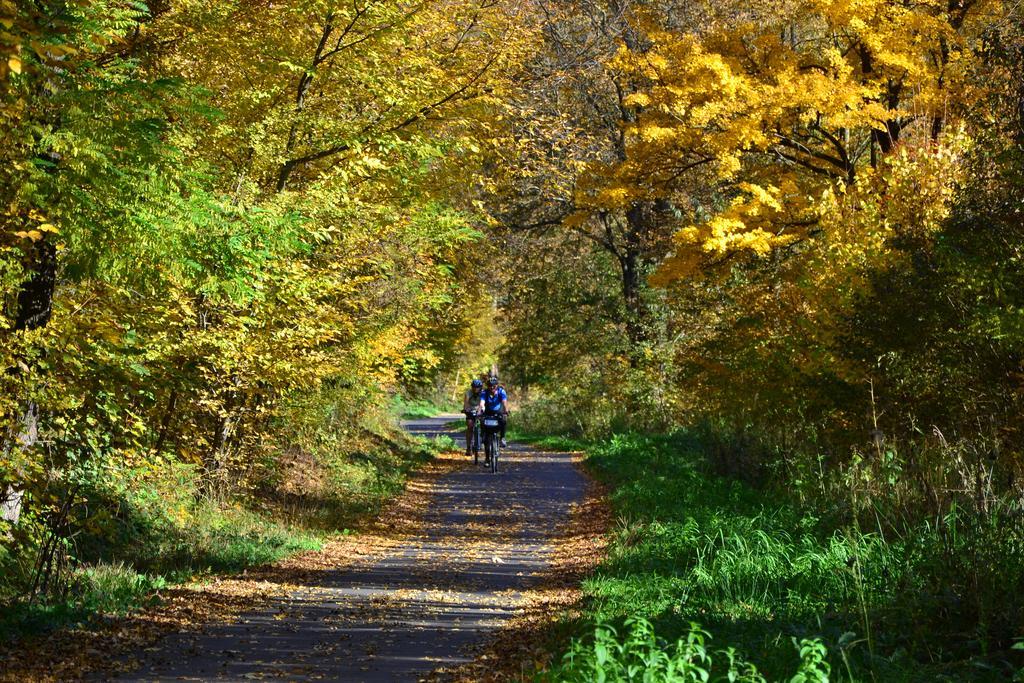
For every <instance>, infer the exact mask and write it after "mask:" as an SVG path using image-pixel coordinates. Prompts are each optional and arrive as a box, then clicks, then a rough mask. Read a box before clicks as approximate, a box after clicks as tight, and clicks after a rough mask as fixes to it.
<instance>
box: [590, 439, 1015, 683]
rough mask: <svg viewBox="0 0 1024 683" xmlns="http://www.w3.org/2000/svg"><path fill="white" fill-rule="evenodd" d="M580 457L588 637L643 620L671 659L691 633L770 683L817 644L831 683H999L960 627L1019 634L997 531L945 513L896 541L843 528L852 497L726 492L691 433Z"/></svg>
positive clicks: (989, 648)
mask: <svg viewBox="0 0 1024 683" xmlns="http://www.w3.org/2000/svg"><path fill="white" fill-rule="evenodd" d="M587 450H588V453H589V457H588V461H587V462H588V465H589V467H590V469H591V470H592V471H593V472H594V473H595V474H596V475H597V476H598V477H599V478H600V479H602V480H603V481H604V482H606V483H607V484H609V485H610V487H611V491H612V493H611V502H612V505H613V508H614V513H615V516H616V522H615V524H614V526H613V529H612V532H611V533H612V543H611V545H610V547H609V551H608V557H607V559H606V560H605V562H604V563H603V564H602V565H601V566H600V567H599V568H598V569H597V571H596V572H595V574H594V575H593V576H592V577H591V578H589V579H588V580H587V581H586V582H585V584H584V588H585V592H586V595H587V598H588V602H587V610H586V619H585V623H601V624H608V625H612V626H615V627H618V626H621V625H622V624H624V623H626V622H627V621H629V620H635V619H645V620H648V621H650V623H651V624H652V625H653V628H654V629H655V630H656V632H657V633H658V634H659V635H661V636H662V637H663V638H665V639H666V640H665V642H667V643H674V642H676V640H677V639H679V638H685V637H686V634H688V633H690V630H691V623H692V622H699V623H701V624H703V625H704V626H706V627H707V629H708V630H709V631H710V632H712V633H714V634H716V636H717V637H719V638H722V639H723V641H724V642H727V643H729V645H730V646H732V647H734V648H735V650H736V652H737V653H740V654H741V655H742V657H743V658H745V659H746V660H749V661H757V662H758V671H759V672H760V673H759V675H763V676H764V677H765V678H766V679H768V680H782V679H786V680H788V679H789V678H790V677H791V676H792V675H793V673H792V672H793V670H794V669H793V666H794V660H793V651H792V642H793V639H794V638H796V639H797V641H798V642H799V641H801V640H804V639H817V640H818V641H819V642H820V643H821V645H822V647H823V648H825V649H826V650H827V655H823V657H824V658H825V659H824V661H826V662H827V663H828V665H829V666H830V667H831V670H832V673H831V677H832V680H857V681H859V680H872V678H874V679H875V680H885V681H890V680H894V681H901V680H906V681H926V680H942V679H944V678H945V679H947V680H1005V678H1006V677H1007V676H1010V675H1012V673H1013V671H1014V668H1015V666H1016V664H1017V663H1016V662H1015V659H1014V656H1013V655H1012V654H1011V653H1010V651H1009V644H1007V645H1006V646H1005V647H1003V646H1002V645H1001V644H1000V643H999V642H998V641H995V640H992V639H991V636H990V635H989V636H985V635H984V633H983V632H982V631H981V630H979V629H978V628H976V627H973V626H972V624H977V623H978V621H977V620H978V619H979V617H983V618H984V620H985V624H986V628H987V629H989V630H988V633H991V632H992V630H991V629H992V628H993V626H994V625H995V624H996V623H997V621H998V622H999V623H1000V624H1002V627H1006V628H1008V627H1009V626H1010V624H1013V623H1016V624H1019V623H1020V621H1019V617H1020V614H1019V607H1018V606H1017V605H1018V600H1019V599H1020V598H1019V594H1020V593H1019V591H1018V587H1019V586H1021V585H1022V584H1021V583H1020V581H1021V576H1022V574H1021V557H1022V556H1021V555H1019V554H1018V555H1016V556H1015V555H1013V552H1014V550H1015V549H1018V550H1019V549H1020V548H1021V545H1020V544H1019V540H1015V539H1018V538H1019V537H1017V536H1015V535H1014V534H1013V533H1011V532H1010V531H1009V527H1007V526H1006V525H1005V524H1003V523H1001V522H996V521H995V520H992V521H990V522H989V525H990V526H989V527H988V528H987V529H985V528H978V527H977V526H975V525H977V524H978V523H979V518H978V517H976V516H968V515H966V514H962V513H961V512H960V511H956V512H953V513H950V514H947V515H945V516H944V517H943V518H941V519H939V520H927V521H916V522H909V521H908V523H907V525H906V526H904V527H902V532H899V533H897V532H896V527H895V526H894V525H893V524H891V523H886V522H885V521H879V520H880V519H881V518H880V517H879V518H875V517H874V516H871V515H867V514H863V513H864V511H865V510H866V509H869V508H865V510H860V514H853V511H854V509H855V508H854V504H853V503H852V502H851V496H850V494H849V493H847V495H844V496H839V497H837V499H835V500H833V501H832V504H831V505H829V504H828V503H827V502H826V501H824V500H822V499H817V500H816V501H815V502H814V503H813V504H812V503H811V502H810V501H809V500H804V501H803V502H801V499H800V497H799V496H798V495H794V493H793V492H792V491H787V490H785V489H783V488H781V487H775V486H772V485H770V484H769V483H768V482H762V485H761V486H754V485H752V484H750V483H746V482H744V481H743V480H741V479H739V478H736V477H732V476H723V475H722V474H719V473H718V468H717V467H716V465H715V464H714V463H713V462H712V460H711V458H710V457H709V448H708V447H707V443H706V441H705V437H704V436H703V435H699V434H697V433H695V432H687V431H680V432H676V433H674V434H672V435H669V436H648V435H641V434H625V435H623V434H619V435H615V436H612V437H610V438H608V439H605V440H602V441H599V442H595V443H592V444H590V445H589V447H588V448H587ZM858 495H862V494H858ZM859 504H864V503H863V501H861V502H860V503H859ZM869 519H870V520H871V521H872V523H871V524H869V523H867V522H868V520H869ZM969 520H973V521H969ZM998 577H1002V583H1001V584H1000V580H999V578H998ZM969 583H970V585H968V584H969ZM977 591H982V592H983V593H984V595H980V594H979V593H978V592H977ZM1000 593H1001V594H1002V595H1003V599H1002V602H1001V603H997V602H995V598H996V596H997V595H999V594H1000ZM1008 632H1009V631H1008ZM986 637H987V638H989V639H988V640H984V638H986ZM574 647H577V648H578V647H579V646H578V645H577V646H574ZM666 647H668V646H666ZM673 647H675V646H673ZM675 651H676V650H672V648H670V649H669V651H663V653H662V654H666V655H667V656H670V658H671V657H673V656H675V655H672V654H671V652H675ZM659 656H661V655H659ZM659 666H660V665H659ZM579 680H582V679H579ZM624 680H628V679H624ZM657 680H662V679H657ZM665 680H674V679H665ZM680 680H689V679H680Z"/></svg>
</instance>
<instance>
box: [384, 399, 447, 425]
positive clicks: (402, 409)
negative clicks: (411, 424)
mask: <svg viewBox="0 0 1024 683" xmlns="http://www.w3.org/2000/svg"><path fill="white" fill-rule="evenodd" d="M446 410H447V409H446V408H444V407H441V406H438V405H436V404H435V403H432V402H431V401H426V400H422V399H417V400H413V399H408V398H405V397H403V396H400V395H397V394H396V395H395V397H394V399H393V400H392V405H391V411H392V412H393V413H394V414H395V415H397V416H398V417H401V418H403V419H406V420H415V419H418V418H424V417H434V416H435V415H437V414H439V413H443V412H445V411H446Z"/></svg>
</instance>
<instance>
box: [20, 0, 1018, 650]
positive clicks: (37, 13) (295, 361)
mask: <svg viewBox="0 0 1024 683" xmlns="http://www.w3.org/2000/svg"><path fill="white" fill-rule="evenodd" d="M1020 13H1021V10H1020V7H1019V6H1018V4H1017V3H1014V2H1003V1H1001V0H924V1H922V2H915V3H907V2H898V1H895V0H856V1H854V0H786V1H784V2H766V1H762V0H745V1H743V2H740V1H738V0H702V1H700V2H690V1H688V0H399V1H386V2H381V1H377V0H355V1H347V2H335V1H333V0H283V1H280V2H267V1H265V0H224V1H218V2H208V1H202V2H200V1H198V0H180V1H179V0H153V1H152V2H149V3H143V2H137V1H134V0H133V1H128V0H31V1H26V2H22V1H20V0H18V1H16V0H0V136H2V139H3V146H2V148H0V226H2V227H0V303H2V310H0V366H2V369H3V372H2V373H0V439H2V445H0V503H2V509H3V521H2V522H0V571H2V573H3V574H4V576H5V577H8V578H5V579H4V583H3V585H2V586H0V589H2V593H0V600H3V601H4V603H5V604H8V603H10V604H13V603H14V602H17V601H19V600H23V599H24V598H25V597H26V596H29V595H30V596H32V598H31V599H35V597H36V596H41V595H44V594H48V593H49V594H52V593H54V592H55V591H57V592H59V590H58V588H57V587H58V586H59V585H63V584H61V582H62V581H64V582H65V583H66V582H68V581H70V580H71V579H70V578H68V577H70V576H72V575H73V574H74V571H75V568H76V567H79V566H87V565H91V564H95V563H99V562H110V561H119V560H120V559H122V557H123V556H124V552H123V551H124V548H125V546H126V539H129V538H131V536H132V534H137V533H139V531H138V529H139V528H141V527H147V528H151V529H155V530H156V531H155V535H156V536H160V535H166V534H168V533H170V530H173V529H178V530H181V529H185V528H189V527H191V526H193V525H195V524H198V523H199V522H198V521H197V520H199V518H200V513H199V511H200V510H201V509H203V510H205V509H209V508H210V506H212V508H214V509H217V510H222V509H227V508H230V507H231V506H232V505H235V504H238V505H241V506H243V507H246V508H247V509H254V510H256V509H258V510H262V511H264V512H266V510H269V509H271V508H272V507H273V504H275V501H279V500H280V499H281V498H282V496H283V492H288V493H289V495H290V494H291V493H294V492H295V491H296V490H299V492H300V493H301V494H303V495H306V494H310V493H311V490H309V489H308V487H307V489H302V486H306V485H307V484H308V482H306V484H302V485H299V484H297V483H296V481H295V479H294V476H293V475H294V473H295V470H296V465H295V463H300V465H299V466H298V467H299V469H301V468H306V469H307V470H308V471H310V472H315V473H317V475H316V477H315V479H316V481H317V482H319V483H317V484H316V486H318V487H321V489H322V490H321V489H318V490H317V491H316V492H315V493H316V495H318V496H319V495H321V494H324V495H326V494H327V493H329V494H330V495H333V496H335V497H337V498H338V500H342V499H345V500H348V499H350V498H352V497H354V496H356V493H353V491H357V490H358V491H363V490H364V489H365V488H372V486H373V484H371V483H369V482H371V481H374V477H375V476H376V477H378V479H377V480H376V481H378V483H379V475H380V468H381V467H392V466H393V463H392V464H391V465H382V464H381V463H383V462H384V460H381V459H380V458H381V457H383V456H381V454H382V453H394V452H396V451H397V450H401V448H403V446H402V444H401V443H400V441H401V437H399V436H398V434H397V432H396V429H395V425H394V420H393V416H392V415H391V414H390V412H389V410H390V407H389V406H390V405H391V402H392V401H393V400H394V397H395V396H396V395H397V396H400V397H402V399H403V400H404V399H415V398H430V399H432V400H435V402H437V401H439V400H440V399H441V398H442V397H450V396H452V395H455V393H457V392H458V391H459V390H460V389H461V387H459V386H456V385H455V384H454V383H455V382H458V381H460V380H459V378H466V377H468V376H469V374H470V373H479V371H480V370H481V369H482V368H483V367H484V366H488V367H489V366H491V365H496V366H497V367H500V368H501V370H502V379H503V380H504V381H505V382H506V384H507V385H508V386H510V387H514V388H515V391H513V392H512V393H513V397H514V398H520V399H521V398H523V397H533V398H534V399H536V400H534V401H532V402H531V401H523V403H524V406H523V411H522V419H523V425H524V426H528V427H529V428H530V429H531V430H535V431H537V432H544V433H561V434H571V435H572V436H576V437H586V438H597V437H605V436H608V435H610V434H612V433H614V432H624V431H630V432H643V433H656V434H665V433H676V432H678V431H679V430H694V431H699V432H700V433H701V434H703V435H704V436H703V438H704V439H705V442H706V444H707V452H708V458H709V462H710V463H711V465H712V466H713V467H714V468H715V469H716V471H718V472H721V473H724V474H726V475H728V476H737V477H739V478H741V479H745V480H747V481H748V482H756V483H757V484H758V485H760V486H768V487H776V488H777V489H778V490H785V491H786V492H787V495H791V496H793V497H794V499H796V500H798V501H799V502H800V504H802V505H807V506H809V509H815V510H819V511H820V510H826V511H827V515H828V516H829V518H830V519H833V520H834V521H836V524H854V523H856V524H860V523H861V522H862V521H864V520H869V521H870V524H871V525H873V526H877V527H878V529H879V533H880V534H881V535H883V536H887V535H888V534H893V533H895V534H901V535H907V534H912V533H913V534H916V533H917V531H911V530H919V529H921V528H924V526H927V527H928V529H929V532H928V533H932V534H938V536H934V538H940V537H941V538H940V540H941V543H943V544H945V545H942V546H941V548H940V549H938V550H936V549H935V548H939V546H938V545H936V546H935V547H933V548H931V549H930V550H929V551H928V552H932V553H933V555H930V556H929V557H930V558H931V559H930V560H929V562H933V564H935V566H937V564H936V563H938V564H941V563H942V562H945V563H946V564H944V565H942V566H943V569H942V570H941V572H940V571H939V570H936V573H935V574H934V575H929V576H931V579H927V580H926V579H922V580H921V581H922V582H925V583H927V581H929V580H932V579H935V581H939V579H937V578H935V577H939V576H949V575H955V574H960V575H963V576H969V577H970V579H969V580H968V579H964V580H963V582H957V583H956V585H954V586H952V587H950V588H949V590H950V591H951V592H952V593H953V594H955V595H956V596H957V598H956V604H955V605H954V606H953V607H949V608H948V615H952V616H950V617H949V618H950V619H954V618H955V619H961V620H963V623H966V624H969V625H970V626H969V628H971V629H974V630H975V631H976V632H977V634H980V635H978V636H977V638H978V642H979V643H981V644H980V645H978V646H977V647H978V648H979V649H982V650H984V649H985V648H986V647H987V645H986V644H987V643H995V644H998V645H999V646H1008V644H1009V643H1010V642H1011V640H1012V639H1013V638H1015V637H1017V636H1019V635H1020V627H1021V623H1022V622H1021V614H1022V612H1021V610H1022V605H1024V602H1022V601H1021V599H1020V598H1019V596H1020V595H1022V594H1024V593H1022V592H1021V591H1020V590H1013V591H1009V592H1010V593H1011V594H1013V595H1016V596H1018V597H1014V598H1012V605H1011V606H1009V607H1007V606H1006V605H1001V604H1000V603H999V602H998V598H997V597H996V596H997V595H999V594H1000V593H1001V592H1000V591H999V589H998V585H999V582H1000V581H1003V582H1004V583H1005V582H1009V583H1007V584H1006V587H1007V588H1009V587H1010V584H1012V586H1013V587H1014V588H1015V589H1019V588H1022V587H1024V585H1022V583H1021V581H1022V578H1024V565H1022V563H1021V562H1020V559H1019V554H1017V555H1016V556H1015V552H1017V551H1018V550H1019V548H1020V543H1021V538H1022V536H1021V532H1020V527H1021V522H1020V515H1021V500H1022V499H1024V498H1022V496H1024V489H1022V488H1021V486H1022V482H1024V442H1022V430H1024V422H1022V417H1021V416H1022V415H1024V411H1022V410H1021V408H1022V406H1021V395H1022V385H1021V380H1022V377H1024V367H1022V360H1024V319H1022V317H1021V316H1022V313H1021V312H1022V310H1024V305H1022V304H1024V302H1022V301H1021V297H1022V296H1024V294H1022V293H1024V270H1022V266H1021V264H1022V263H1024V253H1022V245H1024V233H1022V230H1024V228H1022V223H1021V207H1022V204H1024V187H1022V184H1024V180H1022V179H1024V172H1022V170H1024V169H1022V166H1021V164H1022V160H1024V30H1022V25H1024V24H1022V17H1021V14H1020ZM296 486H298V487H299V488H298V489H296ZM360 487H364V488H360ZM171 491H176V492H177V493H176V494H175V496H176V497H175V496H172V495H171V494H170V493H169V492H171ZM325 492H326V493H325ZM836 501H842V502H841V503H837V502H836ZM204 506H206V507H204ZM960 515H963V516H965V519H967V520H968V521H962V520H961V518H960V517H959V516H960ZM951 516H952V517H951ZM950 520H952V521H950ZM958 520H960V526H956V524H957V522H958ZM325 524H326V526H328V527H330V525H331V523H326V522H325ZM947 524H952V525H953V526H952V527H947V526H945V525H947ZM837 528H838V527H837ZM950 529H953V530H956V529H959V530H960V533H959V535H958V534H956V533H954V532H953V531H951V530H950ZM922 533H923V532H922ZM930 538H933V537H930ZM73 539H76V540H73ZM936 543H939V541H936ZM981 547H984V548H988V549H989V550H991V552H992V553H994V554H995V556H996V557H997V558H998V561H995V565H994V566H1001V565H1000V563H1004V565H1002V566H1004V569H1005V570H1006V572H1005V575H1004V576H1003V577H1002V579H1000V578H999V576H997V575H996V574H993V573H992V572H988V573H986V572H985V571H984V570H983V569H982V568H979V566H978V563H977V562H975V561H974V559H972V558H975V559H976V554H972V553H974V551H975V550H977V549H978V548H981ZM908 552H909V551H908ZM921 553H924V554H927V553H925V551H923V550H922V551H921ZM940 556H941V557H940ZM1014 557H1016V559H1009V558H1014ZM936 558H939V559H936ZM135 559H137V560H138V562H137V564H138V566H139V567H142V566H143V565H145V564H146V562H149V563H150V565H149V566H151V567H160V566H163V565H160V561H157V560H156V559H154V558H152V557H150V558H149V559H146V560H142V559H138V558H135ZM132 561H135V560H132ZM161 561H162V560H161ZM908 562H909V560H908ZM908 566H909V565H908ZM915 566H916V565H915ZM930 566H931V565H930ZM62 576H63V577H64V578H63V579H61V578H60V577H62ZM41 577H43V578H41ZM51 579H52V585H51ZM68 585H70V584H68ZM66 587H67V586H65V588H66ZM922 590H924V589H922ZM929 590H931V589H929ZM935 590H938V589H935ZM971 591H974V592H975V594H977V595H979V596H981V597H980V598H978V599H977V600H974V601H973V602H972V599H970V598H969V596H968V593H970V592H971ZM929 614H932V615H933V616H934V614H935V612H934V611H933V612H929ZM944 614H947V613H944Z"/></svg>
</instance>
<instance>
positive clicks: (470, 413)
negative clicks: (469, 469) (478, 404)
mask: <svg viewBox="0 0 1024 683" xmlns="http://www.w3.org/2000/svg"><path fill="white" fill-rule="evenodd" d="M462 412H463V413H464V414H465V415H466V417H467V418H470V417H471V418H473V440H472V442H470V443H469V444H467V448H472V449H473V464H474V465H479V464H480V415H478V414H477V413H476V411H474V410H463V411H462Z"/></svg>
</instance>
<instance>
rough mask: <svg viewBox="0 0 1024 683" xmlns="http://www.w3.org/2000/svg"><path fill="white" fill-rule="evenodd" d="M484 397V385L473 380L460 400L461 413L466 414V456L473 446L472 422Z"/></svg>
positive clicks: (477, 380) (479, 381)
mask: <svg viewBox="0 0 1024 683" xmlns="http://www.w3.org/2000/svg"><path fill="white" fill-rule="evenodd" d="M483 395H484V383H483V382H482V381H481V380H479V379H474V380H473V383H472V384H470V385H469V389H466V395H465V397H463V399H462V412H464V413H465V414H466V455H469V454H470V450H471V449H472V445H473V421H474V420H476V416H477V414H478V413H479V412H480V411H479V410H478V406H479V405H480V400H481V399H482V398H483Z"/></svg>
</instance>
